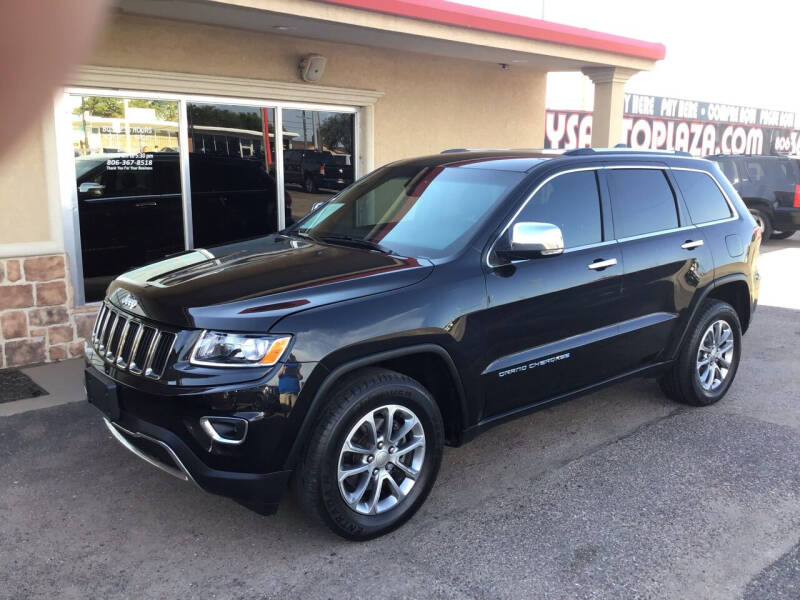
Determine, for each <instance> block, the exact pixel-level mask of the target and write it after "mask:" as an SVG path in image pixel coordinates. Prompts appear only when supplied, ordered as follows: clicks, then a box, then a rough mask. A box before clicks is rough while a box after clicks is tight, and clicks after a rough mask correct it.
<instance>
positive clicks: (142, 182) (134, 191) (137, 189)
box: [99, 168, 154, 198]
mask: <svg viewBox="0 0 800 600" xmlns="http://www.w3.org/2000/svg"><path fill="white" fill-rule="evenodd" d="M99 183H100V184H102V185H104V186H105V189H104V190H103V196H105V197H106V198H120V197H123V196H147V195H150V194H153V193H154V191H153V171H152V170H142V171H138V170H137V171H134V170H131V169H118V168H115V169H114V170H110V169H108V168H107V169H106V170H105V171H103V173H102V176H101V177H100V180H99Z"/></svg>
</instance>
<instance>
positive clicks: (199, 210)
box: [187, 102, 278, 248]
mask: <svg viewBox="0 0 800 600" xmlns="http://www.w3.org/2000/svg"><path fill="white" fill-rule="evenodd" d="M187 118H188V129H189V132H188V135H189V176H190V184H191V185H190V190H191V208H192V211H191V212H192V230H193V233H194V246H195V247H197V248H206V247H209V246H213V245H216V244H224V243H227V242H235V241H238V240H243V239H247V238H252V237H257V236H261V235H266V234H268V233H273V232H275V231H277V230H278V203H277V196H278V193H277V184H276V181H275V177H276V174H275V143H274V135H275V133H274V130H275V127H274V124H275V109H274V108H266V107H259V106H241V105H232V104H206V103H197V102H189V103H187Z"/></svg>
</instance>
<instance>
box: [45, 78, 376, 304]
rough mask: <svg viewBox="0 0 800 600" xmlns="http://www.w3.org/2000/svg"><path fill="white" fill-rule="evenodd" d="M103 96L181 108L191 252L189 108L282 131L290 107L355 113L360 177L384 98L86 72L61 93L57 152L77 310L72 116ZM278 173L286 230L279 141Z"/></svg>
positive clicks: (79, 268)
mask: <svg viewBox="0 0 800 600" xmlns="http://www.w3.org/2000/svg"><path fill="white" fill-rule="evenodd" d="M72 95H95V96H112V97H119V98H144V99H158V100H173V101H176V102H178V143H179V149H180V153H179V155H180V176H181V205H182V210H183V237H184V246H185V248H186V249H187V250H191V249H193V248H194V240H193V227H192V208H191V182H190V173H189V152H188V149H189V139H188V118H187V103H189V102H202V103H216V104H232V105H244V106H255V107H258V108H273V109H274V110H275V131H276V132H280V131H282V129H283V109H301V110H310V111H315V110H316V111H326V112H339V113H349V114H353V115H354V124H353V128H354V139H353V157H354V160H353V163H354V164H353V170H354V178H355V179H358V178H359V177H361V176H362V175H364V174H366V173H368V172H369V171H371V170H372V169H373V168H374V140H373V132H374V115H375V111H374V104H375V103H376V102H377V101H378V100H379V99H380V98H381V97H382V96H383V93H382V92H375V91H372V90H356V89H346V88H335V87H329V86H317V85H313V86H312V85H308V84H296V83H285V82H271V81H265V80H258V79H245V78H234V77H212V76H205V75H194V74H187V73H169V72H163V71H147V70H142V69H125V68H112V67H91V66H83V67H80V68H79V69H78V70H77V72H76V73H75V74H74V75H73V76H72V78H71V80H70V85H69V86H67V87H65V88H63V89H62V90H60V91H59V92H58V93H57V94H56V97H55V101H54V129H55V132H54V133H55V140H54V141H55V146H56V153H57V161H56V162H57V165H58V187H59V194H58V195H59V200H60V206H61V225H62V231H63V236H64V237H63V240H64V250H65V252H66V254H67V260H68V262H69V270H70V279H71V283H72V288H73V297H74V303H75V306H81V305H84V304H86V298H85V293H84V288H83V260H82V253H81V235H80V222H79V213H78V192H77V188H76V186H75V156H74V149H73V144H72V118H71V113H70V111H69V96H72ZM275 173H276V186H277V188H278V191H277V196H278V198H279V201H278V224H277V225H278V230H281V229H283V228H284V227H285V224H286V215H285V207H284V203H283V202H281V201H280V198H282V190H283V187H284V177H283V176H284V173H283V144H282V143H278V136H277V135H276V136H275Z"/></svg>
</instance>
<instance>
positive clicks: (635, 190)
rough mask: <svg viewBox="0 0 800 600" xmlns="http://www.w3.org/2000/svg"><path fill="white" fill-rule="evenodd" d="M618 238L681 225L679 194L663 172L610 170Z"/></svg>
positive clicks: (615, 228)
mask: <svg viewBox="0 0 800 600" xmlns="http://www.w3.org/2000/svg"><path fill="white" fill-rule="evenodd" d="M608 180H609V185H610V186H611V209H612V212H613V214H614V231H615V233H616V236H617V238H626V237H630V236H633V235H641V234H644V233H652V232H655V231H663V230H665V229H673V228H675V227H677V226H678V213H677V211H676V209H675V195H674V194H673V192H672V187H671V186H670V184H669V181H668V180H667V176H666V174H665V173H664V172H663V171H662V170H661V169H609V170H608Z"/></svg>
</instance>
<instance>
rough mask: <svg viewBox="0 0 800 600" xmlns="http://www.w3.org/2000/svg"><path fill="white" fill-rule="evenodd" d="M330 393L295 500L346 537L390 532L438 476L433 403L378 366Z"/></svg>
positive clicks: (300, 469) (440, 444)
mask: <svg viewBox="0 0 800 600" xmlns="http://www.w3.org/2000/svg"><path fill="white" fill-rule="evenodd" d="M329 398H330V401H329V402H328V404H327V406H325V408H324V409H323V411H322V414H321V415H320V417H319V420H318V421H317V424H316V426H315V427H314V430H313V431H312V433H311V435H310V437H309V440H311V441H310V443H309V445H308V447H307V448H306V451H305V453H304V456H303V458H302V460H301V462H300V463H299V464H298V465H297V468H296V470H295V475H294V489H295V494H296V496H297V499H298V502H299V504H300V506H301V507H302V508H303V509H304V511H305V512H307V513H309V514H311V515H312V517H314V518H315V519H316V520H318V521H319V522H322V523H324V524H325V525H327V526H328V527H329V528H330V529H331V530H332V531H333V532H334V533H336V534H338V535H340V536H342V537H344V538H348V539H352V540H368V539H371V538H374V537H377V536H379V535H383V534H384V533H388V532H389V531H392V530H393V529H395V528H397V527H399V526H400V525H402V524H403V523H405V522H406V521H407V520H408V519H410V518H411V517H412V516H413V514H414V513H415V512H416V511H417V510H418V509H419V507H420V506H421V505H422V503H423V502H424V501H425V498H426V497H427V496H428V493H429V492H430V490H431V488H432V487H433V484H434V481H436V476H437V474H438V472H439V465H440V464H441V460H442V450H443V448H444V425H443V423H442V416H441V414H440V413H439V408H438V406H437V404H436V401H435V400H434V399H433V397H432V396H431V394H430V393H429V392H428V390H426V389H425V388H424V387H423V386H422V385H421V384H420V383H419V382H417V381H416V380H414V379H411V378H410V377H407V376H405V375H402V374H400V373H397V372H395V371H389V370H387V369H378V368H369V369H364V370H362V371H358V372H357V373H355V374H353V375H349V376H345V379H344V380H343V381H341V382H340V383H339V384H337V385H336V386H335V388H334V390H333V391H332V392H331V395H330V396H329ZM370 423H372V425H370ZM350 472H352V474H350V475H347V473H350Z"/></svg>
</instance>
